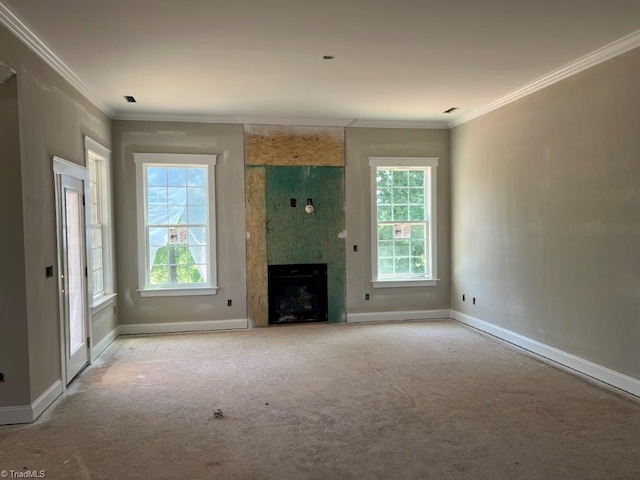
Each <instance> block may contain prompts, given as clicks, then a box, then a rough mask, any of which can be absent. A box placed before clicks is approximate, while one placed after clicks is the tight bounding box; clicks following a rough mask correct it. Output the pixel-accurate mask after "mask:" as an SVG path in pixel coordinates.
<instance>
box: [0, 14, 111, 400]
mask: <svg viewBox="0 0 640 480" xmlns="http://www.w3.org/2000/svg"><path fill="white" fill-rule="evenodd" d="M0 59H2V60H3V61H4V62H6V63H7V64H8V65H11V66H12V67H13V68H14V69H15V70H16V72H17V74H18V76H17V78H18V103H19V109H20V156H21V176H22V202H23V217H22V218H23V231H24V252H25V253H24V255H25V261H24V272H25V282H26V303H27V324H28V336H29V342H28V343H29V347H28V352H29V385H30V395H29V396H30V400H31V402H33V401H34V400H36V399H37V398H38V397H39V396H40V395H41V394H42V393H43V392H45V391H46V390H47V389H48V388H49V387H50V386H52V385H53V384H54V383H55V382H56V381H57V380H58V379H60V377H61V370H60V319H59V314H58V312H59V310H58V284H57V280H56V278H57V277H56V276H57V260H56V229H55V206H54V184H53V167H52V157H53V156H54V155H57V156H60V157H62V158H65V159H66V160H69V161H71V162H74V163H77V164H80V165H83V164H84V151H83V135H85V134H86V135H89V136H91V137H92V138H94V139H95V140H96V141H99V142H100V143H102V144H103V145H106V146H109V145H110V141H111V120H110V119H109V118H108V117H107V116H106V115H105V114H104V113H102V112H101V111H100V110H98V109H97V108H96V107H95V106H93V105H92V104H91V103H90V102H89V101H87V100H86V99H85V98H84V97H83V96H82V95H80V94H79V93H78V92H77V91H76V90H75V89H74V88H73V87H71V86H70V85H69V84H68V83H66V82H65V81H64V80H63V79H62V78H61V77H60V76H59V75H58V74H57V73H55V72H54V71H53V70H52V69H51V68H50V67H49V66H48V65H46V64H45V63H44V62H43V61H42V60H41V59H40V58H38V57H37V56H36V55H35V54H34V53H33V52H32V51H31V50H29V49H28V48H27V47H26V46H25V45H24V44H23V43H21V42H20V41H19V40H18V39H17V38H16V37H15V36H14V35H13V34H12V33H10V32H9V31H8V30H7V29H6V28H5V27H4V26H0ZM47 265H53V266H54V267H55V269H56V272H55V275H54V277H52V278H46V277H45V266H47Z"/></svg>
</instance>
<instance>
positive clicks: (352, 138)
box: [346, 128, 450, 313]
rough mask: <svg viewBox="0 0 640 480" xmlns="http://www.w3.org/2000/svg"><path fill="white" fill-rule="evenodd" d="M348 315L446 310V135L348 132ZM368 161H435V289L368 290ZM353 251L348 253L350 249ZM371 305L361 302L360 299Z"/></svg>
mask: <svg viewBox="0 0 640 480" xmlns="http://www.w3.org/2000/svg"><path fill="white" fill-rule="evenodd" d="M346 156H347V167H346V215H347V311H348V313H368V312H390V311H403V310H404V311H406V310H438V309H447V308H449V278H450V277H449V131H448V130H431V129H395V128H347V133H346ZM369 157H438V158H439V159H440V160H439V164H438V170H437V172H438V173H437V209H438V210H437V219H438V220H437V221H438V244H437V245H438V252H437V255H438V277H439V281H438V284H437V285H436V286H435V287H407V288H376V289H374V288H372V286H371V241H372V240H371V196H370V195H371V194H370V191H371V187H370V181H371V175H370V167H369ZM354 245H357V246H358V251H357V252H354V251H353V246H354ZM367 293H368V294H369V295H370V297H369V298H370V300H365V294H367Z"/></svg>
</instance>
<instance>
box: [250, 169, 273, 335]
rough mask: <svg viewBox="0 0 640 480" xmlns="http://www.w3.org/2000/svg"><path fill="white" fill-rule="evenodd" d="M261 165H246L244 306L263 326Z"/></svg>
mask: <svg viewBox="0 0 640 480" xmlns="http://www.w3.org/2000/svg"><path fill="white" fill-rule="evenodd" d="M264 178H265V169H264V167H251V166H247V167H246V168H245V191H246V197H245V198H246V200H245V202H246V207H247V212H246V216H247V309H248V315H249V321H250V322H251V325H252V326H254V327H266V326H267V325H268V324H269V319H268V313H267V308H268V300H267V288H268V286H267V235H266V231H267V230H266V225H267V223H266V222H267V220H266V206H265V196H264Z"/></svg>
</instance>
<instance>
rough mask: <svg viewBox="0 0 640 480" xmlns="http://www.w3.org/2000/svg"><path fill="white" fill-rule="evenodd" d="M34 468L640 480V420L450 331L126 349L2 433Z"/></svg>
mask: <svg viewBox="0 0 640 480" xmlns="http://www.w3.org/2000/svg"><path fill="white" fill-rule="evenodd" d="M216 409H220V410H222V412H223V417H222V418H216V417H215V415H214V411H215V410H216ZM24 468H26V469H28V470H37V471H40V470H44V472H45V473H46V478H48V479H120V480H127V479H154V480H155V479H185V478H186V479H220V480H223V479H243V480H244V479H274V480H275V479H278V480H288V479H292V480H298V479H367V480H369V479H433V480H447V479H469V480H471V479H473V480H483V479H487V480H488V479H491V480H499V479H509V480H511V479H516V480H517V479H576V480H586V479H601V480H616V479H618V480H622V479H625V480H631V479H640V402H639V401H638V399H636V398H635V397H633V398H632V397H629V396H626V395H623V394H621V393H618V392H617V391H615V390H612V389H609V388H604V387H602V386H601V385H598V384H595V383H592V382H590V381H588V380H585V379H583V378H580V377H578V376H575V375H572V374H569V373H567V372H565V371H563V370H561V369H559V368H556V367H554V366H552V365H549V364H547V363H543V362H541V361H539V360H538V359H536V358H534V357H532V356H530V355H528V354H525V353H522V351H520V350H518V349H516V348H514V347H511V346H509V345H507V344H505V343H503V342H501V341H499V340H496V339H493V338H492V337H488V336H485V335H483V334H480V333H478V332H476V331H474V330H471V329H468V328H466V327H463V326H460V325H459V324H457V323H455V322H453V321H449V320H446V321H435V322H433V321H432V322H414V323H410V322H407V323H395V324H370V325H341V326H330V325H326V324H324V325H301V326H287V327H275V328H268V329H256V330H248V331H236V332H218V333H205V334H203V333H200V334H184V335H162V336H141V337H120V338H119V339H118V340H116V342H115V343H113V344H112V345H111V346H110V347H109V348H108V349H107V351H106V352H105V353H104V354H103V355H102V356H101V357H100V359H98V361H97V362H96V363H94V365H92V366H91V367H89V368H87V369H86V370H85V371H84V372H83V373H82V374H81V375H80V377H79V378H77V379H76V380H75V381H74V382H73V383H72V384H71V386H70V388H69V389H68V390H67V392H66V393H65V394H64V395H63V396H62V397H61V398H59V399H58V400H57V401H56V402H55V403H54V405H52V407H50V408H49V409H48V410H47V411H46V412H45V413H44V414H43V415H42V417H41V418H40V419H39V420H38V421H36V422H35V423H34V424H32V425H23V426H7V427H1V428H0V470H7V471H8V470H23V469H24Z"/></svg>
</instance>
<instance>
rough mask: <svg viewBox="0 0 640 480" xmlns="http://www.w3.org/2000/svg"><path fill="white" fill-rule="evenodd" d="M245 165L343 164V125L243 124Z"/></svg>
mask: <svg viewBox="0 0 640 480" xmlns="http://www.w3.org/2000/svg"><path fill="white" fill-rule="evenodd" d="M245 162H246V163H247V165H314V166H343V165H344V128H341V127H296V126H279V125H278V126H275V125H245Z"/></svg>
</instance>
